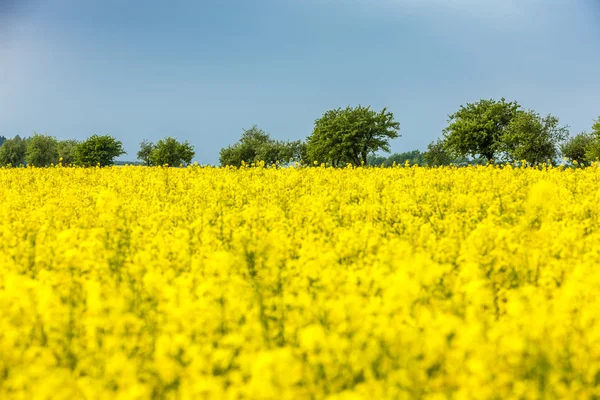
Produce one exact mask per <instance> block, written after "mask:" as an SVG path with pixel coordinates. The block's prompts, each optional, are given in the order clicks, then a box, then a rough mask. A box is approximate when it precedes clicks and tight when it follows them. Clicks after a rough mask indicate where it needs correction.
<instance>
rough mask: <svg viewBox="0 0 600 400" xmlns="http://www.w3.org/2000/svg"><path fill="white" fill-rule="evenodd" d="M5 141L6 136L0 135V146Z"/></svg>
mask: <svg viewBox="0 0 600 400" xmlns="http://www.w3.org/2000/svg"><path fill="white" fill-rule="evenodd" d="M5 141H6V138H5V137H4V136H0V146H2V144H3V143H4V142H5Z"/></svg>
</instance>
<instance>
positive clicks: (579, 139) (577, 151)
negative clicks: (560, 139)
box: [561, 132, 594, 164]
mask: <svg viewBox="0 0 600 400" xmlns="http://www.w3.org/2000/svg"><path fill="white" fill-rule="evenodd" d="M593 142H594V136H593V135H591V134H589V133H585V132H583V133H580V134H578V135H575V136H573V137H571V138H569V139H567V140H566V141H565V143H563V144H562V146H561V153H562V154H563V156H564V157H566V158H567V159H569V160H571V161H577V162H578V163H580V164H581V163H583V162H584V161H587V157H586V152H588V151H589V150H590V146H591V145H592V143H593ZM590 155H592V154H590Z"/></svg>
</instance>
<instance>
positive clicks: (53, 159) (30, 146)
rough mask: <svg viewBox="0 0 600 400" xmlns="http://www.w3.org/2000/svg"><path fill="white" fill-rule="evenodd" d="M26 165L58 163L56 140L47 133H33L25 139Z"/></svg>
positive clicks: (37, 165)
mask: <svg viewBox="0 0 600 400" xmlns="http://www.w3.org/2000/svg"><path fill="white" fill-rule="evenodd" d="M25 162H26V163H27V165H33V166H36V167H46V166H49V165H50V164H57V163H58V141H57V140H56V138H54V137H52V136H48V135H41V134H39V133H34V134H33V136H32V137H31V138H30V139H29V140H28V141H27V147H26V150H25Z"/></svg>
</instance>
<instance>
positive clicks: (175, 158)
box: [138, 137, 196, 166]
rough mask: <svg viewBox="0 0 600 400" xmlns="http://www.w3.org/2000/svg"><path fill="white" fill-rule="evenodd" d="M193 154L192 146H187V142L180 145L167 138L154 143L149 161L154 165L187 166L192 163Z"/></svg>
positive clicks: (174, 140) (175, 140)
mask: <svg viewBox="0 0 600 400" xmlns="http://www.w3.org/2000/svg"><path fill="white" fill-rule="evenodd" d="M138 154H139V153H138ZM195 154H196V153H195V152H194V146H192V145H191V144H189V143H188V141H187V140H186V141H185V142H182V143H180V142H178V141H177V139H174V138H172V137H168V138H165V139H161V140H159V141H158V142H157V143H156V145H155V146H154V148H153V149H152V152H151V153H150V158H149V160H150V162H152V163H153V164H155V165H169V166H179V165H180V164H183V165H187V164H190V163H191V162H192V158H194V155H195ZM138 156H139V155H138Z"/></svg>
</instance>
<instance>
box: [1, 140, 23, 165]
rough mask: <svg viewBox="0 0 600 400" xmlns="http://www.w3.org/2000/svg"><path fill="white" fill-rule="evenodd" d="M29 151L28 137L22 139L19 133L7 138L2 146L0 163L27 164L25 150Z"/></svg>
mask: <svg viewBox="0 0 600 400" xmlns="http://www.w3.org/2000/svg"><path fill="white" fill-rule="evenodd" d="M26 151H27V139H21V137H20V136H19V135H17V136H15V137H14V138H12V139H7V140H5V141H4V143H2V146H0V165H3V166H4V165H8V164H10V165H12V166H13V167H17V166H19V165H25V152H26Z"/></svg>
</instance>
